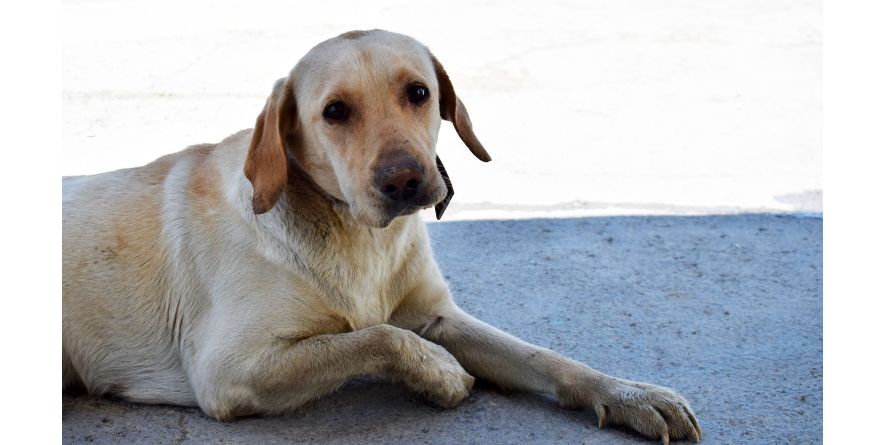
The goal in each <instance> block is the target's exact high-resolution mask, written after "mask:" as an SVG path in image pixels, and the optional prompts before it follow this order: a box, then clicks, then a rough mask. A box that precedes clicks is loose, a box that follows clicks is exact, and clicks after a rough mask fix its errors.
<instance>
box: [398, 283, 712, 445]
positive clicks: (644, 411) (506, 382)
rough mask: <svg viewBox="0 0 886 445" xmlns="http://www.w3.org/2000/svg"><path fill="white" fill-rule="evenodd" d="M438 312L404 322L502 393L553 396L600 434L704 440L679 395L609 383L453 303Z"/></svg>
mask: <svg viewBox="0 0 886 445" xmlns="http://www.w3.org/2000/svg"><path fill="white" fill-rule="evenodd" d="M447 300H448V299H447ZM436 306H437V308H436V310H433V311H430V312H429V313H427V314H426V315H425V317H421V316H418V315H417V314H415V313H412V314H409V315H407V316H406V317H404V318H403V319H404V320H408V321H407V324H409V325H410V326H407V327H409V328H411V329H414V330H415V331H416V332H418V333H419V334H420V335H421V336H422V337H425V338H427V339H429V340H431V341H433V342H436V343H439V344H441V345H443V346H444V347H445V348H446V349H447V350H448V351H449V352H451V353H452V354H453V355H454V356H455V357H456V358H457V359H458V361H459V362H460V363H461V364H462V366H464V367H465V368H466V369H467V370H468V371H469V372H470V373H471V374H473V375H475V376H477V377H479V378H482V379H486V380H488V381H491V382H493V383H495V384H497V385H499V386H501V387H506V388H513V389H520V390H525V391H535V392H544V393H549V394H553V395H555V396H557V398H558V399H559V402H560V404H561V405H563V406H570V407H582V408H592V409H593V410H594V411H595V412H596V413H597V417H598V419H599V424H600V427H601V428H602V427H603V426H604V425H606V424H607V423H610V424H622V425H626V426H628V427H631V428H633V429H635V430H637V431H638V432H640V433H642V434H644V435H646V436H648V437H651V438H659V439H661V440H662V441H663V442H664V443H668V442H669V440H670V439H684V438H686V439H693V440H695V441H698V440H700V438H701V428H700V427H699V426H698V422H697V421H696V419H695V415H694V414H693V412H692V409H691V408H690V407H689V403H688V402H687V401H686V400H685V399H684V398H683V397H682V396H680V395H679V394H677V393H676V392H675V391H673V390H671V389H668V388H663V387H660V386H655V385H650V384H645V383H639V382H633V381H629V380H624V379H619V378H614V377H610V376H608V375H605V374H603V373H601V372H599V371H596V370H594V369H592V368H590V367H588V366H585V365H583V364H581V363H579V362H577V361H575V360H571V359H569V358H566V357H564V356H562V355H560V354H557V353H555V352H553V351H551V350H549V349H545V348H542V347H539V346H535V345H532V344H529V343H526V342H524V341H522V340H520V339H518V338H516V337H514V336H511V335H509V334H507V333H504V332H502V331H500V330H498V329H496V328H494V327H492V326H489V325H487V324H486V323H483V322H482V321H479V320H477V319H476V318H474V317H471V316H470V315H468V314H466V313H465V312H463V311H462V310H461V309H459V308H458V307H456V306H455V305H454V304H452V303H451V302H449V303H442V304H439V305H436ZM441 306H442V309H441V308H440V307H441ZM422 318H423V319H424V320H423V321H422Z"/></svg>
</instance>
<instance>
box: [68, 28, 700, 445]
mask: <svg viewBox="0 0 886 445" xmlns="http://www.w3.org/2000/svg"><path fill="white" fill-rule="evenodd" d="M414 81H419V82H422V83H424V84H425V85H427V86H428V88H429V89H430V91H431V98H432V100H431V101H430V103H429V104H427V105H426V106H424V107H413V106H411V105H410V104H408V103H405V102H403V100H402V98H401V97H400V96H399V94H400V93H399V91H400V90H401V89H402V88H403V84H404V82H414ZM333 97H346V98H347V100H348V101H351V102H352V103H353V104H354V106H355V113H358V114H355V117H354V120H353V124H352V125H351V126H350V127H343V126H335V125H330V124H329V123H328V122H324V120H323V117H322V113H323V107H324V106H325V104H327V103H328V101H329V100H331V99H330V98H333ZM404 104H405V105H404ZM441 116H442V117H443V118H445V119H447V120H450V121H452V122H453V124H454V125H455V127H456V129H457V131H458V133H459V135H460V136H461V137H462V139H463V140H464V141H465V143H466V144H467V145H468V147H469V148H471V151H473V152H474V153H475V154H476V155H477V157H478V158H480V159H482V160H489V156H488V154H486V152H485V150H484V149H483V147H482V145H480V144H479V141H477V140H476V137H475V136H474V134H473V131H472V130H471V124H470V120H469V118H468V116H467V111H466V109H465V108H464V104H463V103H462V102H461V101H460V100H459V99H458V98H457V97H456V96H455V95H454V92H453V91H452V88H451V84H449V80H448V77H446V75H445V71H443V69H442V65H440V64H439V62H437V61H436V59H434V58H433V56H432V55H431V54H430V53H429V52H428V51H427V49H426V48H425V47H424V46H422V45H421V44H419V43H417V42H416V41H414V40H412V39H411V38H408V37H405V36H401V35H398V34H393V33H388V32H384V31H369V32H352V33H347V34H344V35H342V36H339V37H337V38H335V39H331V40H329V41H326V42H324V43H322V44H320V45H318V46H317V47H315V48H314V49H313V50H311V52H310V53H309V54H308V55H307V56H305V58H303V59H302V61H300V62H299V64H298V65H297V66H296V67H295V68H294V69H293V71H292V72H291V73H290V74H289V76H288V77H286V78H284V79H281V80H280V81H278V83H277V85H276V86H275V90H274V92H273V93H272V95H271V97H270V98H269V100H268V105H267V107H266V109H265V111H263V112H262V114H261V115H260V116H259V119H258V121H257V124H256V129H255V130H245V131H242V132H240V133H237V134H235V135H233V136H230V137H229V138H227V139H225V140H224V141H222V142H220V143H218V144H211V145H200V146H194V147H191V148H189V149H187V150H184V151H182V152H179V153H175V154H172V155H168V156H165V157H163V158H160V159H158V160H156V161H154V162H153V163H151V164H148V165H146V166H144V167H139V168H133V169H126V170H118V171H114V172H109V173H104V174H99V175H94V176H83V177H68V178H65V179H64V181H63V184H64V192H63V194H64V198H63V199H64V204H63V209H64V210H63V213H64V215H63V220H64V232H63V239H64V241H63V256H64V260H63V261H64V265H63V267H64V275H63V286H64V290H63V301H64V303H63V356H62V366H63V374H64V382H63V386H64V387H69V386H83V387H85V388H86V389H87V390H88V391H89V392H90V393H93V394H107V393H111V394H116V395H118V396H120V397H123V398H126V399H129V400H133V401H137V402H145V403H169V404H178V405H188V406H192V405H198V406H200V407H201V408H202V409H203V410H204V411H205V412H206V413H207V414H208V415H210V416H213V417H215V418H218V419H221V420H229V419H233V418H234V417H237V416H241V415H248V414H274V413H281V412H286V411H288V410H292V409H293V408H295V407H297V406H299V405H300V404H303V403H304V402H306V401H308V400H311V399H314V398H317V397H320V396H322V395H324V394H327V393H329V392H330V391H332V390H334V389H335V388H336V387H338V386H339V385H341V384H342V383H344V382H346V381H348V380H349V379H352V378H354V377H358V376H363V375H375V376H380V377H383V378H387V379H391V380H395V381H400V382H403V383H405V384H406V385H408V386H409V387H410V388H412V389H413V390H415V391H417V392H420V393H423V394H425V395H426V396H427V397H429V398H430V399H432V400H433V401H435V402H437V403H439V404H440V405H442V406H454V405H456V404H458V403H459V402H461V401H462V400H463V399H464V398H465V397H467V396H468V394H469V391H470V389H471V386H472V384H473V382H474V377H472V376H477V377H479V378H483V379H487V380H490V381H492V382H494V383H496V384H497V385H499V386H502V387H510V388H515V389H520V390H527V391H537V392H544V393H549V394H553V395H555V396H556V397H557V398H558V399H559V400H560V402H561V403H562V404H564V405H568V406H574V407H582V408H590V409H593V410H594V411H595V412H596V414H597V416H598V419H599V423H600V426H601V427H602V426H603V425H604V424H605V423H607V422H609V423H618V424H624V425H627V426H629V427H632V428H634V429H636V430H637V431H639V432H641V433H643V434H645V435H647V436H649V437H655V438H661V439H662V440H663V441H664V442H667V441H668V440H669V439H679V438H690V439H694V440H698V439H699V438H700V434H701V430H700V428H699V427H698V424H697V422H696V421H695V418H694V416H693V413H692V410H691V409H690V407H689V404H688V403H687V402H686V401H685V400H684V399H683V398H682V397H681V396H679V395H678V394H677V393H675V392H674V391H672V390H670V389H666V388H662V387H658V386H653V385H647V384H642V383H636V382H631V381H627V380H622V379H618V378H614V377H609V376H606V375H604V374H602V373H600V372H597V371H595V370H593V369H591V368H589V367H587V366H585V365H583V364H581V363H578V362H575V361H573V360H570V359H568V358H565V357H563V356H560V355H558V354H556V353H554V352H552V351H550V350H547V349H544V348H541V347H538V346H533V345H530V344H528V343H525V342H523V341H521V340H519V339H517V338H514V337H512V336H510V335H508V334H505V333H503V332H501V331H498V330H496V329H495V328H493V327H491V326H488V325H486V324H484V323H483V322H481V321H478V320H476V319H474V318H473V317H471V316H470V315H468V314H466V313H464V312H463V311H461V310H460V309H459V308H458V307H456V305H455V304H454V303H453V301H452V298H451V297H450V293H449V289H448V288H447V285H446V283H445V282H444V280H443V278H442V276H441V273H440V271H439V269H438V267H437V264H436V263H435V261H434V259H433V256H432V252H431V248H430V244H429V242H428V236H427V233H426V231H425V227H424V224H423V223H422V221H421V220H420V218H419V217H418V216H417V215H416V214H415V213H414V211H410V212H407V214H403V215H399V216H397V215H386V214H385V213H384V210H383V208H382V207H380V206H379V205H378V196H377V193H374V192H373V190H374V188H373V187H372V186H371V178H372V169H373V166H374V165H375V164H374V163H375V160H376V159H377V158H378V157H379V156H381V155H382V154H384V152H385V150H388V149H391V147H397V149H398V150H405V151H406V152H409V153H411V155H412V156H414V157H415V158H416V159H418V160H419V161H420V162H421V164H422V166H423V167H424V168H425V169H426V171H428V172H432V173H431V174H430V177H429V182H430V186H429V187H431V191H430V193H431V194H432V195H433V197H434V199H435V200H439V199H442V196H443V195H444V194H445V188H444V186H443V183H442V180H441V178H440V177H439V174H438V173H437V171H436V169H435V168H434V164H433V162H434V159H435V153H436V152H435V145H436V139H437V132H438V130H439V128H440V124H441ZM275 150H276V151H275ZM281 162H282V164H281ZM244 165H246V167H245V171H246V174H244ZM274 178H276V179H274ZM275 181H276V182H275ZM281 181H282V182H281ZM431 205H433V203H432V204H431ZM262 212H264V213H262Z"/></svg>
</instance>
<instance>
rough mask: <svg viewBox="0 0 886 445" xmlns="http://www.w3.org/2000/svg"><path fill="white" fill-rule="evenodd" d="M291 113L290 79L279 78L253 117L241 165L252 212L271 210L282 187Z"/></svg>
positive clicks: (286, 172)
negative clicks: (245, 153) (247, 145)
mask: <svg viewBox="0 0 886 445" xmlns="http://www.w3.org/2000/svg"><path fill="white" fill-rule="evenodd" d="M295 113H296V108H295V96H294V95H293V92H292V83H291V82H290V81H289V80H288V79H286V78H284V79H280V80H278V81H277V82H276V83H275V84H274V91H273V92H272V93H271V96H270V97H268V101H267V103H266V104H265V109H264V110H262V112H261V113H259V115H258V119H256V120H255V129H254V130H253V132H252V141H250V142H249V153H248V154H247V155H246V163H245V164H244V165H243V173H245V174H246V177H247V178H248V179H249V182H251V183H252V211H253V212H255V213H256V214H261V213H265V212H267V211H268V210H271V209H272V208H273V207H274V204H276V203H277V199H279V198H280V194H281V193H283V190H284V189H285V188H286V182H287V176H288V173H289V168H288V164H289V160H288V158H287V156H286V144H285V141H286V136H287V134H288V133H289V131H290V130H291V129H292V127H293V125H294V124H295Z"/></svg>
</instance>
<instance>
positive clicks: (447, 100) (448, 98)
mask: <svg viewBox="0 0 886 445" xmlns="http://www.w3.org/2000/svg"><path fill="white" fill-rule="evenodd" d="M431 61H433V62H434V71H435V72H436V73H437V84H438V85H439V86H440V117H442V118H443V119H445V120H448V121H450V122H452V125H453V126H454V127H455V132H456V133H458V137H460V138H461V140H462V142H464V143H465V145H467V146H468V148H469V149H470V150H471V153H473V154H474V156H476V157H477V159H479V160H481V161H483V162H489V161H491V160H492V158H491V157H490V156H489V153H487V152H486V149H485V148H483V144H481V143H480V141H479V140H478V139H477V136H476V135H475V134H474V128H473V127H472V126H471V118H470V117H469V116H468V110H467V109H466V108H465V104H463V103H462V102H461V100H460V99H459V98H458V96H456V95H455V90H454V89H453V88H452V82H450V81H449V75H448V74H446V70H445V69H443V65H442V64H440V61H439V60H437V58H436V57H434V56H433V55H431Z"/></svg>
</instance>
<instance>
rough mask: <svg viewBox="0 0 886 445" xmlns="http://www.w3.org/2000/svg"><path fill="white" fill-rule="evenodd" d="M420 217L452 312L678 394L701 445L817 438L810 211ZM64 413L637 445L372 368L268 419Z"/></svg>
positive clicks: (133, 430) (158, 439) (342, 439)
mask: <svg viewBox="0 0 886 445" xmlns="http://www.w3.org/2000/svg"><path fill="white" fill-rule="evenodd" d="M430 227H431V229H430V230H431V234H432V237H433V242H434V247H435V250H436V255H437V259H438V261H439V263H440V266H441V267H442V269H443V271H444V273H445V274H446V275H447V277H448V279H449V282H450V285H451V288H452V291H453V293H454V295H455V298H456V300H457V301H458V303H459V304H460V305H461V306H462V307H463V308H465V309H466V310H468V311H469V312H471V313H473V314H474V315H476V316H478V317H479V318H481V319H483V320H485V321H487V322H489V323H491V324H493V325H495V326H498V327H499V328H502V329H504V330H506V331H508V332H510V333H512V334H515V335H517V336H519V337H521V338H523V339H525V340H527V341H530V342H533V343H536V344H539V345H542V346H545V347H548V348H551V349H554V350H556V351H559V352H562V353H564V354H566V355H568V356H571V357H573V358H575V359H577V360H580V361H583V362H585V363H588V364H589V365H591V366H592V367H595V368H597V369H599V370H601V371H603V372H606V373H608V374H611V375H615V376H619V377H624V378H630V379H633V380H641V381H648V382H652V383H657V384H661V385H665V386H670V387H673V388H675V389H677V390H679V391H680V392H682V394H683V395H684V396H686V398H687V399H688V400H689V401H690V402H691V403H692V406H693V408H694V409H695V413H696V414H697V416H698V418H699V421H700V423H701V426H702V428H703V429H704V437H703V440H702V442H703V443H716V444H730V443H735V444H738V443H741V444H762V443H766V444H775V443H779V444H780V443H802V444H814V443H821V430H822V380H821V378H822V219H821V218H817V217H797V216H785V215H739V216H705V217H605V218H577V219H559V220H544V219H536V220H520V221H471V222H450V223H436V224H432V225H431V226H430ZM62 419H63V441H64V443H99V444H101V443H163V444H167V443H170V444H198V443H249V444H258V443H262V444H270V443H341V444H344V443H360V444H363V443H403V444H407V443H409V444H411V443H521V444H522V443H552V442H559V443H607V444H635V443H646V441H645V440H644V439H642V438H640V437H639V436H637V435H635V434H633V433H630V432H627V431H625V430H619V429H612V428H607V429H606V430H598V429H597V428H596V419H595V416H594V414H593V413H592V412H590V411H587V412H584V411H572V410H566V409H561V408H559V407H558V406H557V404H556V403H555V402H554V401H553V400H552V399H550V398H547V397H542V396H538V395H534V394H519V393H513V394H506V393H502V392H499V391H497V390H495V389H493V388H491V387H489V386H484V385H478V386H477V387H476V388H475V390H474V393H473V394H472V395H471V396H470V398H468V399H467V400H466V401H465V403H464V404H462V405H461V406H459V407H457V408H455V409H451V410H441V409H438V408H435V407H433V406H431V405H430V404H429V403H427V402H425V401H423V400H422V399H421V398H420V397H418V396H415V395H413V394H411V393H410V392H408V391H407V390H405V389H404V388H403V387H401V386H399V385H396V384H391V383H385V382H378V381H373V380H371V379H364V380H358V381H355V382H353V383H350V384H348V385H346V386H345V387H344V388H342V389H341V390H340V391H338V392H336V393H335V394H333V395H331V396H328V397H326V398H323V399H321V400H319V401H316V402H314V403H311V404H309V405H307V406H304V407H302V408H301V409H299V410H298V411H297V412H295V413H293V414H291V415H287V416H283V417H272V418H247V419H241V420H238V421H236V422H233V423H220V422H217V421H215V420H212V419H210V418H208V417H206V416H205V415H204V414H202V412H201V411H200V410H199V409H195V408H178V407H171V406H146V405H136V404H131V403H127V402H123V401H119V400H115V399H107V398H106V399H94V398H90V397H86V396H79V397H74V396H64V399H63V408H62ZM650 443H651V442H650Z"/></svg>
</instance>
